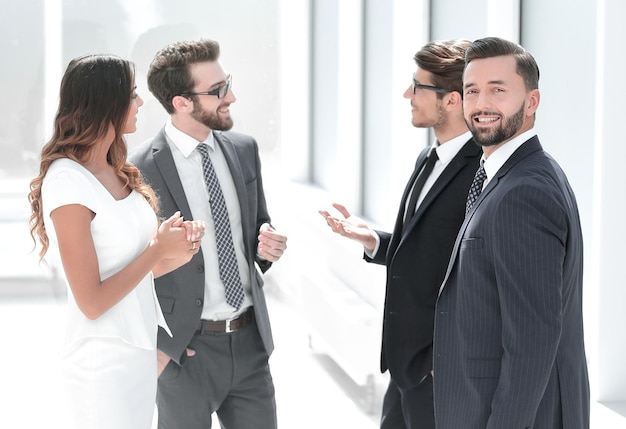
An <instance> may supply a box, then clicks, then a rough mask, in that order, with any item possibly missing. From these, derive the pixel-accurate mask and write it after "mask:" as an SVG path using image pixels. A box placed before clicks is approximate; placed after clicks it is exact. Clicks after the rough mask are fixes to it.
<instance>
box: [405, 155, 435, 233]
mask: <svg viewBox="0 0 626 429" xmlns="http://www.w3.org/2000/svg"><path fill="white" fill-rule="evenodd" d="M438 159H439V157H438V156H437V151H436V150H434V149H433V150H431V151H430V155H428V158H426V162H425V163H424V167H423V168H422V171H420V173H419V174H418V176H417V179H415V184H414V185H413V190H412V191H411V198H410V199H409V204H408V205H407V207H406V212H405V214H404V224H405V225H406V224H408V223H409V221H410V220H411V218H412V217H413V215H414V214H415V207H416V206H417V199H418V198H419V196H420V194H421V193H422V188H423V187H424V183H426V179H428V176H430V173H431V172H432V171H433V167H434V166H435V162H437V160H438Z"/></svg>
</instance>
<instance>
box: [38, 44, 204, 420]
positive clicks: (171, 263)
mask: <svg viewBox="0 0 626 429" xmlns="http://www.w3.org/2000/svg"><path fill="white" fill-rule="evenodd" d="M142 104H143V101H142V100H141V98H140V97H139V96H138V95H137V94H136V93H135V82H134V70H133V66H132V64H131V63H130V62H129V61H127V60H124V59H122V58H119V57H117V56H112V55H89V56H84V57H79V58H76V59H74V60H72V61H71V62H70V63H69V65H68V67H67V70H66V71H65V74H64V76H63V80H62V82H61V91H60V100H59V108H58V111H57V114H56V118H55V121H54V134H53V136H52V138H51V140H50V141H49V142H48V143H47V144H46V145H45V146H44V147H43V149H42V153H41V165H40V174H39V176H37V177H36V178H35V179H33V181H32V182H31V192H30V194H29V200H30V203H31V206H32V211H33V213H32V216H31V234H32V235H33V237H35V236H37V237H38V238H39V240H40V242H41V243H42V251H41V254H40V255H41V257H42V258H43V257H44V255H45V253H46V251H47V250H48V248H49V246H58V250H59V253H60V256H61V262H62V264H63V268H64V271H65V275H66V278H67V284H68V329H67V335H66V341H65V345H64V348H63V353H62V355H63V356H62V357H63V359H62V373H63V374H62V375H63V380H64V385H65V386H64V387H65V391H66V393H67V399H68V405H69V418H70V420H71V421H70V422H68V425H66V427H67V426H70V425H73V426H72V427H76V428H81V429H87V428H111V429H113V428H114V429H123V428H129V429H131V428H132V429H149V428H150V427H151V424H152V415H153V412H154V401H155V397H156V383H157V369H156V368H157V367H156V363H157V361H156V334H157V329H158V328H157V324H159V325H161V326H162V327H163V328H164V329H166V330H167V331H168V332H169V329H168V328H167V325H166V324H165V321H164V319H163V315H162V313H161V309H160V306H159V305H158V301H157V299H156V295H155V292H154V284H153V276H156V277H158V276H160V275H163V274H165V273H167V272H170V271H172V270H173V269H175V268H177V267H179V266H181V265H182V264H184V263H186V262H188V261H189V260H190V259H191V257H192V256H193V255H194V254H195V253H196V252H197V251H198V248H199V240H200V238H201V237H202V235H203V234H204V223H203V222H201V221H183V219H182V218H181V217H180V214H179V213H175V214H173V215H172V217H170V218H169V219H167V220H165V221H163V222H161V223H160V222H159V220H158V218H157V215H156V211H157V201H156V197H155V194H154V193H153V191H152V189H151V188H150V187H149V186H148V185H147V184H145V183H143V182H142V179H141V175H140V173H139V171H138V170H137V169H136V168H135V167H134V166H133V165H131V164H130V163H128V162H127V160H126V156H127V148H126V143H125V141H124V139H123V135H124V134H127V133H132V132H134V131H135V129H136V115H137V112H138V109H139V107H140V106H141V105H142ZM159 223H160V224H159Z"/></svg>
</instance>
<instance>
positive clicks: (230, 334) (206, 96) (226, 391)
mask: <svg viewBox="0 0 626 429" xmlns="http://www.w3.org/2000/svg"><path fill="white" fill-rule="evenodd" d="M219 53H220V48H219V44H218V43H217V42H216V41H213V40H201V41H191V42H178V43H174V44H171V45H169V46H167V47H165V48H164V49H162V50H161V51H160V52H158V53H157V54H156V56H155V58H154V60H153V61H152V64H151V65H150V70H149V71H148V87H149V89H150V92H152V94H154V96H155V97H156V98H157V99H158V100H159V102H160V103H161V105H162V106H163V107H164V108H165V110H166V111H167V112H168V113H169V119H168V120H167V123H166V124H165V127H164V128H163V129H162V130H161V131H160V132H159V133H158V134H157V135H156V137H154V138H153V139H152V140H150V141H148V142H146V143H145V144H143V145H142V146H140V147H139V148H138V149H137V150H136V151H135V153H133V154H132V156H131V161H132V162H133V163H134V164H135V165H136V166H137V167H138V168H139V169H140V170H141V172H142V174H143V176H144V177H145V179H146V181H147V182H148V183H149V184H150V185H151V186H152V187H153V188H154V191H155V192H156V194H157V196H158V198H159V204H160V208H161V212H162V213H163V214H165V213H174V212H176V211H180V212H181V213H182V215H183V217H184V218H185V219H203V220H205V221H206V222H207V234H206V235H205V236H204V237H203V239H202V243H201V245H200V251H199V252H198V253H197V254H196V255H195V256H194V257H193V258H192V260H191V261H190V262H189V263H188V264H186V265H184V266H183V267H181V268H180V269H178V270H176V271H174V272H172V273H170V274H169V275H167V276H163V277H160V278H159V279H157V280H156V291H157V295H158V297H159V302H160V304H161V307H162V309H163V313H164V315H165V318H166V319H167V323H168V325H169V327H170V328H171V330H172V333H173V337H170V336H168V335H167V334H165V333H164V332H163V331H159V336H158V369H159V383H158V397H157V405H158V416H159V425H158V427H159V428H160V429H174V428H186V429H201V428H202V429H205V428H210V427H211V421H212V414H213V413H217V416H218V417H219V420H220V423H221V426H222V427H223V428H225V429H237V428H259V429H267V428H269V429H271V428H275V427H276V404H275V398H274V385H273V382H272V377H271V374H270V369H269V365H268V359H269V355H270V354H271V352H272V350H273V342H272V334H271V330H270V322H269V316H268V311H267V306H266V303H265V296H264V293H263V289H262V286H263V280H262V277H261V275H260V273H259V272H258V271H257V269H256V268H255V267H256V266H258V267H259V268H260V270H261V271H262V272H265V271H266V270H267V269H268V268H269V267H270V265H271V264H272V262H275V261H277V260H278V259H279V258H280V257H281V256H282V254H283V251H284V250H285V249H286V241H287V238H286V237H285V236H284V235H282V234H280V233H278V232H277V231H275V230H274V228H273V227H272V226H270V216H269V214H268V211H267V207H266V203H265V196H264V192H263V181H262V178H261V169H260V160H259V153H258V147H257V143H256V141H255V140H254V139H253V138H252V137H249V136H246V135H243V134H238V133H234V132H230V131H228V130H230V129H231V127H232V126H233V120H232V117H231V115H230V110H229V108H230V105H231V104H232V103H234V102H235V100H236V99H235V95H234V94H233V91H232V89H231V84H232V77H231V76H230V75H228V74H227V73H226V72H224V70H223V68H222V66H221V64H220V62H219Z"/></svg>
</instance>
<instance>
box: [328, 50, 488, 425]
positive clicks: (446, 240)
mask: <svg viewBox="0 0 626 429" xmlns="http://www.w3.org/2000/svg"><path fill="white" fill-rule="evenodd" d="M469 44H470V42H469V41H465V40H448V41H435V42H431V43H428V44H426V45H425V46H424V47H423V48H422V49H421V50H419V51H418V52H417V53H416V54H415V56H414V60H415V62H416V64H417V70H416V71H415V73H414V74H413V76H412V84H411V86H409V87H408V88H407V90H406V92H405V93H404V97H405V98H407V99H409V100H410V102H411V113H412V123H413V126H415V127H418V128H426V127H431V128H432V130H433V132H434V135H435V141H434V142H433V144H431V145H429V146H428V147H426V148H425V149H424V150H422V151H421V153H420V154H419V156H418V157H417V162H416V163H415V170H414V171H413V174H412V175H411V178H410V179H409V182H408V184H407V186H406V188H405V190H404V194H403V196H402V201H401V203H400V209H399V210H398V216H397V220H396V224H395V227H394V230H393V233H389V232H384V231H376V230H372V229H370V228H369V227H368V225H367V224H366V223H365V222H363V221H362V220H361V219H359V218H357V217H355V216H352V215H351V214H350V213H349V212H348V210H347V209H346V208H345V207H344V206H342V205H341V204H334V207H335V208H336V209H337V210H338V211H339V212H340V213H341V215H342V216H341V217H335V216H331V215H330V214H329V212H327V211H324V210H322V211H320V213H321V214H322V215H323V216H324V217H325V218H326V220H327V222H328V224H329V226H330V227H331V228H332V230H333V231H334V232H336V233H338V234H341V235H343V236H345V237H348V238H351V239H353V240H356V241H357V242H359V243H361V244H362V245H363V247H364V250H365V252H364V253H365V255H364V258H365V260H367V261H368V262H373V263H377V264H383V265H386V266H387V291H386V298H385V309H384V317H383V340H382V351H381V370H382V371H383V372H384V371H386V370H389V373H390V375H391V377H390V382H389V386H388V388H387V392H386V393H385V397H384V401H383V409H382V418H381V424H380V427H381V428H382V429H434V427H435V421H434V409H433V383H432V381H433V380H432V373H431V370H432V362H433V359H432V349H433V325H434V308H435V302H436V299H437V293H438V291H439V286H440V285H441V282H442V280H443V278H444V275H445V272H446V267H447V265H448V261H449V259H450V254H451V252H452V247H453V245H454V240H455V238H456V235H457V232H458V230H459V228H460V226H461V223H462V222H463V219H464V216H465V202H466V199H467V195H468V190H469V188H470V185H471V183H472V179H473V177H474V173H475V172H476V170H477V169H478V162H479V159H480V155H481V150H480V148H479V147H478V145H476V144H475V143H474V141H473V139H472V136H471V133H470V132H469V131H468V128H467V125H466V124H465V120H464V119H463V103H462V95H461V94H462V88H463V82H462V74H463V67H464V62H465V57H464V55H465V49H466V48H467V46H469ZM371 174H375V172H372V173H371Z"/></svg>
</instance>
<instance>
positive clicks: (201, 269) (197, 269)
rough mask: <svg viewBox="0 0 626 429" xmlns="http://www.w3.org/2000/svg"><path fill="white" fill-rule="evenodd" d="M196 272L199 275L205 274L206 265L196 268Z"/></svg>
mask: <svg viewBox="0 0 626 429" xmlns="http://www.w3.org/2000/svg"><path fill="white" fill-rule="evenodd" d="M196 271H197V272H199V273H203V272H204V265H198V266H197V267H196Z"/></svg>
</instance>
